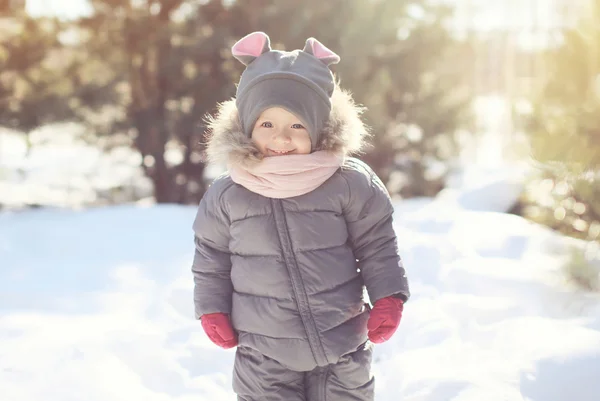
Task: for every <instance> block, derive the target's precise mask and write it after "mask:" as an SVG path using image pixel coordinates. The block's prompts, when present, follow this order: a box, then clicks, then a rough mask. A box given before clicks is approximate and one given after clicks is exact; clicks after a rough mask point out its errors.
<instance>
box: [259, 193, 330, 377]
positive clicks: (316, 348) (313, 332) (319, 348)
mask: <svg viewBox="0 0 600 401" xmlns="http://www.w3.org/2000/svg"><path fill="white" fill-rule="evenodd" d="M271 205H272V207H273V215H274V217H275V224H276V225H277V233H278V236H279V241H280V242H281V248H282V250H283V257H284V259H285V266H286V268H287V270H288V274H289V276H290V280H291V282H292V290H293V291H294V296H295V298H296V303H297V305H298V311H299V312H300V318H301V319H302V324H303V325H304V330H306V335H307V337H308V344H309V346H310V349H311V351H312V354H313V357H314V358H315V362H317V365H318V366H325V365H327V363H328V361H327V356H326V355H325V349H324V348H323V344H322V343H321V339H320V338H319V333H318V330H317V325H316V324H315V320H314V318H313V316H312V313H311V311H310V306H309V304H308V295H307V294H306V290H305V289H304V285H303V283H302V277H301V276H300V270H299V269H298V263H297V261H296V255H295V254H294V250H293V248H292V240H291V238H290V233H289V229H288V225H287V220H286V217H285V211H284V209H283V204H282V202H281V200H279V199H271Z"/></svg>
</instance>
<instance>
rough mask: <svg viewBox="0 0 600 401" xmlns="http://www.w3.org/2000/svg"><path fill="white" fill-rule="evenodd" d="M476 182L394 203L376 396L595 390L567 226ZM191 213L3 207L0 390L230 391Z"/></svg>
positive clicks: (14, 394)
mask: <svg viewBox="0 0 600 401" xmlns="http://www.w3.org/2000/svg"><path fill="white" fill-rule="evenodd" d="M490 185H491V184H490ZM491 188H495V190H496V191H497V190H498V189H499V188H498V186H497V185H496V186H494V185H491ZM477 191H479V192H477ZM482 191H483V190H482V189H481V188H475V189H473V191H472V195H471V198H469V196H468V194H467V193H463V194H458V196H457V195H456V194H454V196H448V195H447V194H446V196H442V197H441V198H440V199H438V200H430V199H416V200H411V201H409V202H402V203H400V204H398V206H397V215H396V219H397V220H396V221H397V233H398V236H399V238H400V244H401V250H402V255H403V258H404V261H405V264H406V267H407V269H408V272H409V275H410V280H411V286H412V292H413V297H412V299H411V301H410V302H409V303H408V304H407V306H406V312H405V316H404V319H403V321H402V324H401V327H400V329H399V331H398V333H397V335H396V336H395V337H394V338H393V339H392V340H391V341H390V342H389V343H386V344H383V345H379V346H377V347H376V363H375V365H374V373H375V375H376V376H377V379H376V380H377V381H376V383H377V385H376V386H377V387H376V388H377V400H378V401H408V400H411V401H417V400H418V401H445V400H457V401H458V400H460V401H467V400H469V401H471V400H473V401H475V400H476V401H481V400H486V401H493V400H532V401H563V400H564V401H567V400H577V401H593V400H598V394H600V381H599V380H598V377H600V376H599V375H600V298H599V297H598V296H596V295H591V294H584V293H578V292H576V291H574V290H572V289H571V288H570V287H569V286H568V285H567V284H566V283H565V281H564V278H563V276H562V275H561V273H560V266H561V263H562V261H563V259H564V257H563V255H565V250H566V246H565V244H566V240H565V239H563V238H561V237H559V236H558V235H556V234H554V233H551V232H550V231H548V230H546V229H544V228H541V227H538V226H534V225H531V224H529V223H527V222H526V221H524V220H523V219H521V218H519V217H516V216H510V215H506V214H502V213H498V212H494V211H491V212H490V211H485V210H483V209H485V207H483V206H484V205H485V202H487V201H485V199H486V198H485V197H479V198H478V199H480V200H482V201H481V202H480V203H479V204H478V205H475V204H474V203H475V202H473V200H474V199H475V198H477V195H473V194H480V195H481V193H482ZM461 199H462V200H464V199H470V202H461ZM457 200H458V201H457ZM465 205H466V206H469V208H470V209H471V210H467V209H465V207H464V206H465ZM495 207H496V206H495V205H490V208H492V209H494V208H495ZM494 210H495V209H494ZM194 213H195V210H194V208H190V207H177V206H160V207H158V206H154V207H147V208H142V207H138V208H135V207H131V206H127V207H113V208H104V209H95V210H88V211H56V210H55V211H53V210H37V211H30V212H11V213H8V212H5V213H4V214H0V394H1V396H0V399H1V400H2V401H38V400H44V401H75V400H77V401H81V400H85V401H131V400H147V401H167V400H169V401H185V400H189V401H192V400H193V401H220V400H229V401H233V400H234V399H235V397H234V395H233V393H232V391H231V390H230V373H231V369H232V361H233V351H232V350H229V351H223V350H220V349H218V348H217V347H215V346H213V345H212V344H211V343H210V342H209V340H208V339H207V338H206V336H205V335H204V334H203V332H202V330H201V328H200V325H199V324H198V322H196V321H195V320H194V319H193V306H192V277H191V272H190V262H191V259H192V252H193V249H192V246H191V245H192V242H191V237H190V234H191V228H190V227H191V223H192V219H193V216H194Z"/></svg>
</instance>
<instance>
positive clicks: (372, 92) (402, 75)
mask: <svg viewBox="0 0 600 401" xmlns="http://www.w3.org/2000/svg"><path fill="white" fill-rule="evenodd" d="M90 2H91V6H92V9H93V12H92V14H91V15H90V16H89V17H83V18H81V19H80V20H78V21H75V22H71V23H65V22H62V23H60V24H59V23H58V22H57V21H54V22H53V23H54V24H55V29H54V31H52V34H51V35H48V34H45V33H39V34H37V36H35V38H37V39H36V41H33V42H32V44H31V46H30V48H35V50H36V51H34V52H33V53H32V54H38V57H37V58H35V59H31V60H30V59H27V60H28V64H27V66H25V67H24V66H22V65H20V66H17V67H16V69H15V70H14V71H15V76H16V77H17V79H19V80H21V81H25V82H27V80H28V79H30V78H29V77H30V76H32V73H31V72H27V71H36V73H35V74H33V76H35V77H37V78H39V79H40V80H41V81H42V82H43V83H44V85H46V86H47V88H48V91H42V92H40V91H37V90H30V91H28V92H27V93H26V94H25V95H23V96H22V97H20V98H18V100H17V101H16V106H15V107H16V108H17V109H18V110H20V111H21V112H22V113H23V114H14V113H13V114H11V115H10V116H9V117H10V118H9V117H6V118H4V119H2V120H0V124H2V125H8V124H9V123H7V122H9V121H10V124H12V125H11V126H12V127H13V128H17V129H22V130H28V129H31V128H34V127H36V126H38V125H41V124H46V123H50V122H55V121H66V120H72V121H78V122H81V123H84V124H86V125H87V126H88V127H89V130H88V131H89V132H90V133H91V136H90V140H93V141H97V142H101V143H103V144H105V145H106V146H111V145H113V144H120V145H122V144H128V145H130V146H131V147H133V148H134V149H136V150H137V151H139V153H140V154H141V156H142V160H143V168H144V171H145V172H146V174H147V175H148V177H150V178H151V180H152V182H153V184H154V194H155V198H156V200H157V201H158V202H178V203H195V202H197V201H198V199H199V198H200V197H201V196H202V194H203V191H204V181H203V172H204V168H205V164H204V158H203V155H202V150H203V149H202V137H203V133H204V131H205V126H204V121H205V120H204V117H205V115H206V114H207V113H210V112H213V111H214V110H215V105H216V104H217V103H218V102H220V101H224V100H226V99H227V98H229V97H231V96H232V95H233V94H234V93H235V82H237V80H238V79H239V74H240V73H241V71H242V66H241V65H240V63H238V62H237V61H236V60H235V59H233V57H232V56H231V54H230V50H229V49H230V46H231V45H232V44H233V43H234V42H235V41H236V40H237V39H239V38H240V37H242V36H243V35H246V34H247V33H249V32H252V31H256V30H263V31H265V32H267V33H268V34H269V35H270V36H271V38H272V39H273V41H274V43H273V47H274V48H288V49H290V48H298V47H302V46H303V44H304V41H305V40H306V38H308V37H310V36H315V37H317V38H318V39H319V40H321V41H322V42H324V43H326V44H327V45H328V46H329V47H331V48H332V49H335V50H336V52H338V53H339V54H341V56H342V58H343V59H344V61H343V62H342V63H341V64H340V65H338V66H336V67H334V70H335V72H336V74H337V75H338V76H339V78H340V79H341V80H342V84H343V86H344V87H346V88H348V89H350V90H351V91H353V92H354V94H355V98H356V100H357V101H358V102H359V103H362V104H364V105H365V106H367V107H368V108H369V112H368V113H367V114H366V118H367V120H368V123H369V125H370V126H372V128H373V129H372V133H373V141H372V143H373V146H372V147H371V149H370V150H369V151H368V153H367V154H365V155H363V156H362V157H363V158H364V159H366V160H367V161H368V162H369V163H371V164H372V165H373V167H374V169H375V170H376V172H377V173H378V174H379V175H380V176H381V177H382V179H383V180H384V181H385V182H388V183H389V182H390V178H391V177H392V173H393V172H394V171H396V170H398V169H402V168H403V167H402V160H405V161H407V163H405V165H406V166H407V167H405V173H406V174H407V175H408V176H409V181H408V184H406V185H404V187H403V194H404V195H408V196H412V195H432V194H434V193H435V192H437V190H439V189H440V185H441V184H437V185H434V186H432V185H431V180H430V179H429V178H428V177H427V167H428V166H429V165H430V164H431V163H432V162H434V161H436V160H437V161H445V160H448V159H449V158H451V157H452V156H453V152H454V149H453V144H454V138H455V134H456V132H457V130H458V128H459V127H460V126H461V125H462V124H463V123H464V111H465V110H466V108H465V99H466V98H465V97H464V96H457V94H458V93H459V92H458V91H457V90H456V87H457V82H459V81H460V80H459V79H457V78H459V75H460V74H459V72H458V71H456V69H455V70H452V68H448V66H449V65H450V66H451V65H452V63H448V58H449V57H450V54H449V52H451V51H452V49H454V48H455V46H454V45H455V43H454V42H453V40H452V39H451V38H450V36H449V34H448V32H447V31H446V29H445V28H444V18H445V16H446V15H447V13H446V11H445V9H442V8H440V7H439V6H434V5H431V4H430V3H429V2H428V1H427V0H415V1H409V0H378V1H364V0H332V1H327V2H324V1H321V0H307V1H304V2H297V1H291V0H236V1H225V0H188V1H184V0H143V1H138V0H90ZM431 3H432V4H433V3H436V2H433V1H432V2H431ZM29 21H30V23H31V24H33V25H34V27H33V28H31V29H28V32H37V30H39V29H41V26H42V25H43V24H44V22H43V21H42V20H41V19H38V20H33V19H29ZM28 35H30V33H28ZM11 40H12V39H11ZM9 42H10V40H9ZM29 51H31V49H30V50H29ZM25 53H27V51H26V50H25V49H24V50H23V54H25ZM51 54H55V55H58V56H55V59H56V60H55V62H54V65H53V66H52V68H50V69H44V68H43V66H44V65H45V64H46V63H47V62H48V61H47V60H48V58H50V57H51ZM46 86H44V88H45V87H46ZM12 91H13V93H14V92H15V91H16V89H15V88H13V89H12ZM45 93H49V94H48V95H47V96H41V95H40V94H45ZM5 98H6V97H5ZM42 99H44V101H45V107H41V108H40V107H33V106H32V105H33V103H32V102H38V103H36V104H41V103H39V102H41V100H42ZM27 113H29V114H27ZM173 155H175V157H173ZM391 189H392V188H391ZM392 192H397V190H393V191H392Z"/></svg>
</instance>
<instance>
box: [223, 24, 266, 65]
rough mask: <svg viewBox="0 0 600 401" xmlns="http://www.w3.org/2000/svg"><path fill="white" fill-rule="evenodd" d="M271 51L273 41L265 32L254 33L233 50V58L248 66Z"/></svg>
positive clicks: (241, 40)
mask: <svg viewBox="0 0 600 401" xmlns="http://www.w3.org/2000/svg"><path fill="white" fill-rule="evenodd" d="M270 50H271V41H270V39H269V36H267V34H266V33H264V32H253V33H251V34H248V35H246V36H244V37H243V38H241V39H240V40H238V41H237V42H236V44H235V45H233V47H232V48H231V53H232V54H233V57H235V58H236V59H238V60H239V61H240V62H241V63H242V64H244V65H248V64H250V63H251V62H253V61H254V60H255V59H256V58H257V57H258V56H260V55H261V54H263V53H266V52H268V51H270Z"/></svg>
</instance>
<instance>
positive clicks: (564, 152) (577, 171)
mask: <svg viewBox="0 0 600 401" xmlns="http://www.w3.org/2000/svg"><path fill="white" fill-rule="evenodd" d="M589 11H590V12H589V13H588V14H587V15H585V16H582V19H581V21H580V23H579V25H578V26H577V27H576V28H575V29H567V30H565V31H564V32H563V36H562V44H561V45H560V46H558V47H557V48H555V49H552V50H550V51H549V52H548V54H547V68H548V69H549V74H548V77H549V79H548V81H547V82H546V84H545V85H544V87H543V90H542V91H541V93H540V94H539V95H538V96H537V97H536V99H535V101H534V108H533V113H532V114H531V115H530V116H527V117H526V119H525V120H526V129H527V132H528V134H529V137H530V140H531V149H532V156H533V159H534V160H535V161H537V162H538V163H539V165H540V167H541V170H542V178H543V179H545V181H544V183H545V184H544V185H545V186H543V187H542V188H545V193H546V194H547V193H548V192H549V194H550V195H551V198H552V199H554V202H552V203H549V202H548V201H545V202H542V201H540V199H538V198H537V197H536V194H535V193H533V192H532V193H531V194H530V195H529V198H528V201H529V202H531V204H532V205H531V206H530V207H529V210H530V212H529V213H528V215H529V217H531V218H532V219H534V220H536V221H540V222H542V223H544V224H546V225H549V226H551V227H554V228H556V229H559V230H561V231H563V232H566V233H568V234H570V235H574V236H577V237H581V238H586V239H595V240H599V239H600V120H599V119H598V115H600V0H594V1H593V2H591V4H590V10H589ZM538 194H539V192H538Z"/></svg>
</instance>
